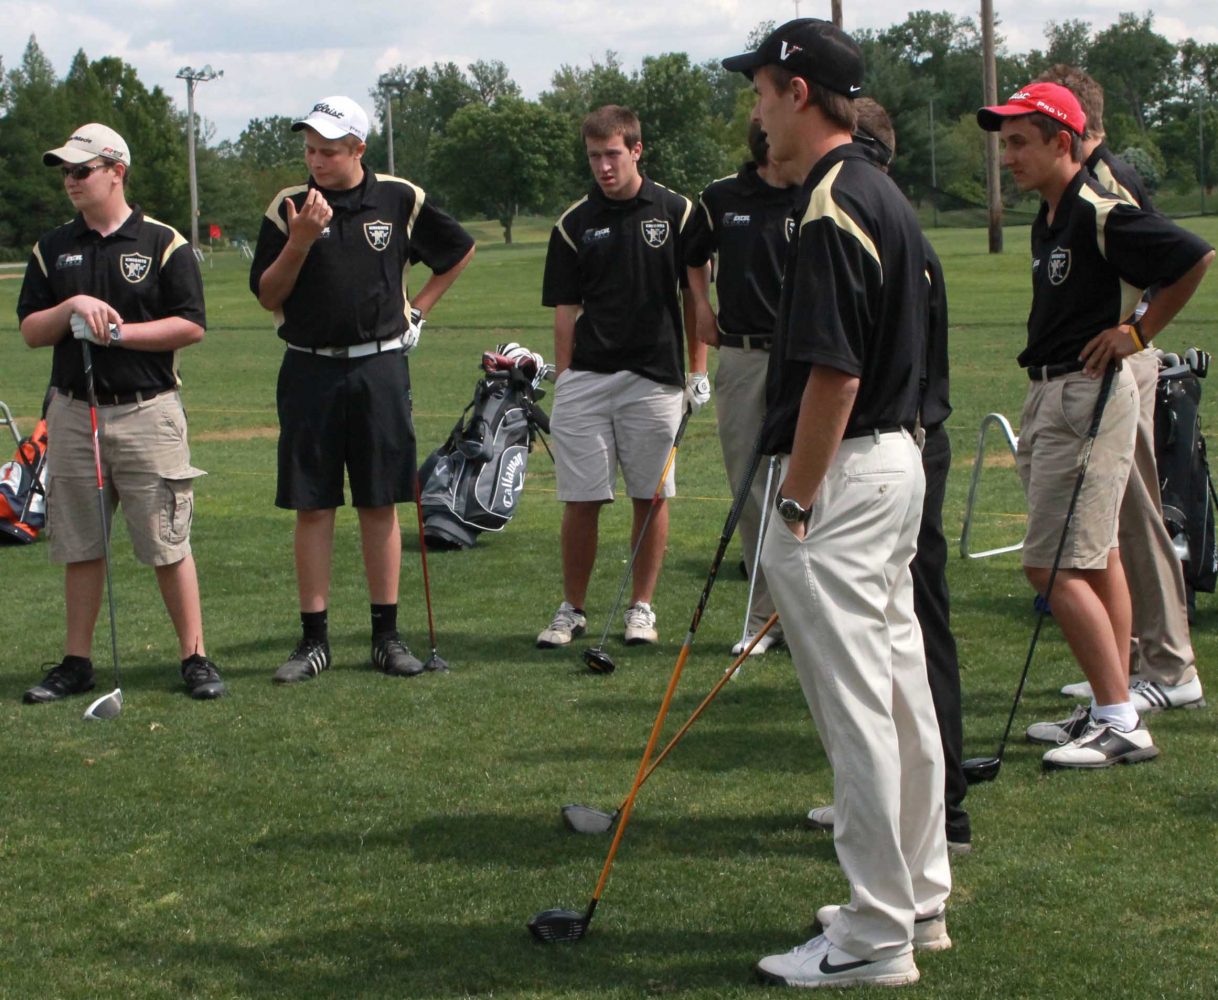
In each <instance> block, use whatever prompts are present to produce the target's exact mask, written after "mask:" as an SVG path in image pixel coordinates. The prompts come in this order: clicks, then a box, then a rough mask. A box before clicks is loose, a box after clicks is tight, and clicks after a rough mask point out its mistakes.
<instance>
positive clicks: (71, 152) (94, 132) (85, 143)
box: [42, 122, 131, 167]
mask: <svg viewBox="0 0 1218 1000" xmlns="http://www.w3.org/2000/svg"><path fill="white" fill-rule="evenodd" d="M96 156H103V157H105V158H106V159H107V160H114V161H115V162H116V163H125V164H126V165H127V166H131V150H129V149H128V148H127V141H126V140H125V139H124V138H123V137H122V136H121V135H119V134H118V133H117V132H115V131H114V129H112V128H110V127H109V126H107V125H99V124H98V123H97V122H90V123H89V124H88V125H82V126H81V127H80V128H78V129H77V130H76V131H75V132H73V133H72V134H71V135H70V136H68V141H67V142H65V143H64V144H63V145H62V146H60V147H59V148H58V149H51V150H48V151H47V152H45V153H43V154H42V162H43V163H44V164H45V165H46V166H48V167H56V166H58V165H59V164H61V163H88V162H89V161H90V160H92V159H93V158H94V157H96Z"/></svg>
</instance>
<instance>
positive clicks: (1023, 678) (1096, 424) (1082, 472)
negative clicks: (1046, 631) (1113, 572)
mask: <svg viewBox="0 0 1218 1000" xmlns="http://www.w3.org/2000/svg"><path fill="white" fill-rule="evenodd" d="M1117 371H1118V368H1117V366H1116V365H1109V366H1108V368H1107V370H1106V371H1105V372H1104V378H1103V381H1102V382H1101V383H1100V391H1099V395H1098V396H1097V397H1096V400H1095V410H1094V411H1093V412H1092V415H1091V426H1090V428H1088V430H1087V440H1086V442H1085V443H1084V445H1083V453H1082V460H1081V462H1080V463H1079V469H1078V478H1077V479H1075V480H1074V492H1073V493H1071V494H1070V506H1068V507H1067V508H1066V520H1065V523H1064V524H1063V525H1062V534H1061V538H1059V539H1058V541H1057V552H1056V553H1055V554H1054V556H1053V566H1052V568H1051V569H1050V570H1049V582H1048V584H1047V585H1046V586H1045V593H1044V600H1042V601H1041V605H1040V610H1039V611H1038V612H1037V614H1036V627H1035V628H1034V629H1033V630H1032V642H1031V643H1030V644H1029V646H1028V656H1027V659H1025V660H1024V664H1023V672H1022V673H1021V674H1020V675H1019V686H1018V687H1017V688H1016V689H1015V700H1014V701H1012V702H1011V713H1010V715H1008V716H1007V724H1006V728H1005V729H1004V730H1003V731H1002V740H1001V741H1000V742H999V744H998V752H997V753H996V754H995V755H994V756H995V757H996V758H997V759H998V761H999V762H1001V761H1002V755H1003V753H1004V752H1005V751H1006V748H1007V740H1008V739H1009V738H1010V736H1011V726H1012V725H1013V724H1014V722H1015V713H1016V712H1017V711H1018V710H1019V702H1020V699H1022V698H1023V689H1024V685H1025V684H1027V682H1028V670H1029V668H1030V667H1031V666H1032V654H1033V653H1035V652H1036V642H1037V640H1038V639H1039V638H1040V630H1041V626H1043V625H1044V623H1045V616H1046V615H1047V614H1048V611H1049V596H1050V595H1051V594H1052V593H1053V584H1054V583H1055V582H1056V581H1057V570H1058V568H1059V567H1060V566H1061V561H1062V553H1063V552H1064V551H1065V548H1066V536H1067V535H1068V534H1069V533H1070V524H1071V522H1073V520H1074V508H1075V507H1076V506H1077V504H1078V498H1079V494H1080V493H1082V491H1083V481H1084V480H1085V479H1086V476H1087V465H1088V463H1089V462H1090V461H1091V449H1092V448H1093V447H1094V446H1095V438H1096V435H1098V434H1099V431H1100V421H1102V420H1103V418H1104V407H1106V406H1107V405H1108V396H1109V394H1110V392H1111V390H1112V382H1113V379H1114V378H1115V377H1116V373H1117Z"/></svg>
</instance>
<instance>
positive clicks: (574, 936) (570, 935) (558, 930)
mask: <svg viewBox="0 0 1218 1000" xmlns="http://www.w3.org/2000/svg"><path fill="white" fill-rule="evenodd" d="M527 926H528V928H529V933H530V934H532V935H533V938H534V939H535V940H537V941H541V942H542V943H543V944H553V943H555V942H556V941H578V940H579V939H580V938H582V937H583V936H584V934H585V933H586V932H587V930H588V918H587V915H586V914H583V913H580V912H579V910H542V911H541V912H540V913H535V914H534V915H533V917H532V919H531V920H529V922H528V924H527Z"/></svg>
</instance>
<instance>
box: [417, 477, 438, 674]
mask: <svg viewBox="0 0 1218 1000" xmlns="http://www.w3.org/2000/svg"><path fill="white" fill-rule="evenodd" d="M414 509H415V514H416V515H417V516H418V520H419V556H420V557H421V558H422V560H423V599H424V600H425V601H426V603H427V635H428V637H429V639H430V640H431V651H432V653H435V651H436V623H435V620H434V619H433V618H432V614H431V578H430V577H429V576H428V575H427V538H426V536H425V534H424V531H423V491H422V490H421V489H420V488H419V473H418V472H417V471H416V472H415V474H414Z"/></svg>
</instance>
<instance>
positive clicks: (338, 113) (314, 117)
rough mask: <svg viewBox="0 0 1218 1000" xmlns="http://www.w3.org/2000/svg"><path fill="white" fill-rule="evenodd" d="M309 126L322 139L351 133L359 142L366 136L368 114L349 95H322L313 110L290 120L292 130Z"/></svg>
mask: <svg viewBox="0 0 1218 1000" xmlns="http://www.w3.org/2000/svg"><path fill="white" fill-rule="evenodd" d="M302 128H311V129H312V130H313V131H314V132H316V133H317V134H318V135H320V136H321V137H322V138H323V139H341V138H343V136H347V135H353V136H355V138H357V139H358V140H359V141H360V142H364V141H365V140H366V139H367V138H368V116H367V115H366V114H364V109H363V108H361V107H360V106H359V105H358V104H356V103H355V102H354V101H353V100H351V98H349V97H323V98H322V99H321V100H320V101H318V102H317V103H316V104H314V105H313V110H312V111H310V112H309V113H308V114H307V115H305V116H304V117H303V118H298V119H296V121H294V122H292V131H293V132H299V131H300V130H301V129H302Z"/></svg>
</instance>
